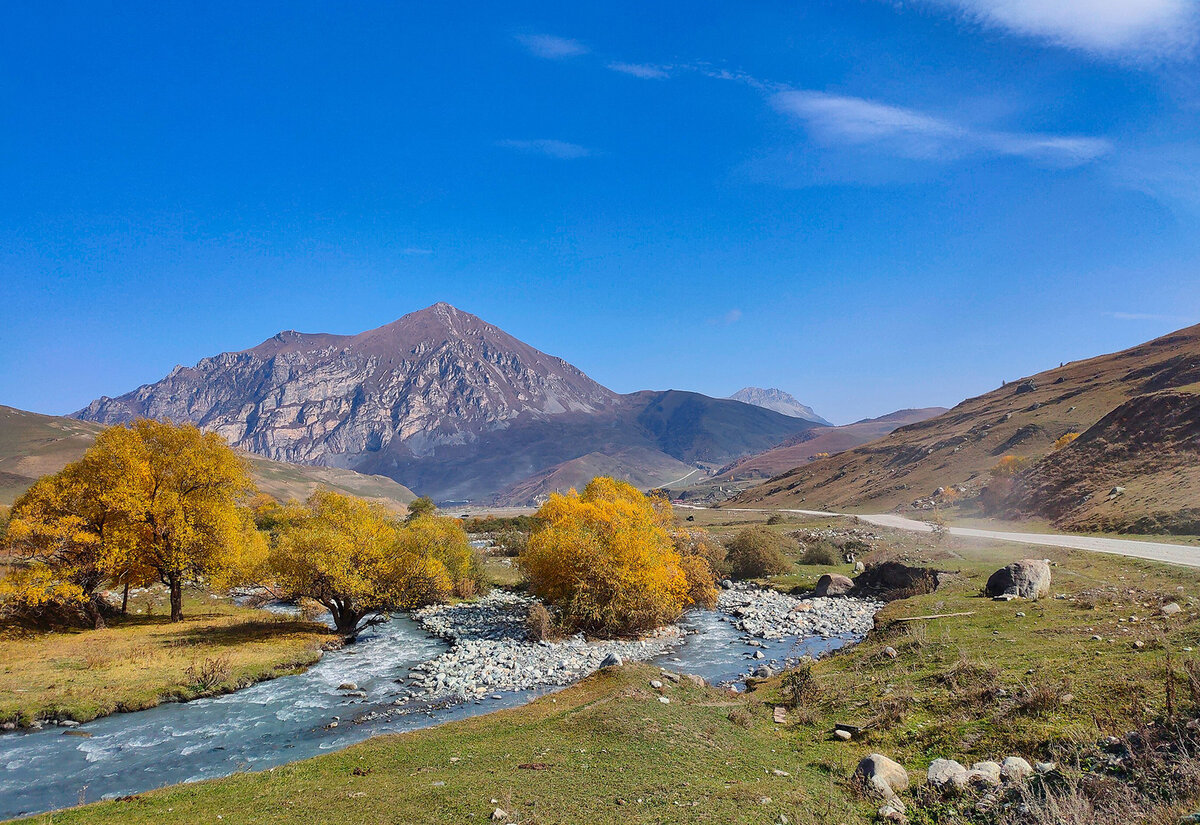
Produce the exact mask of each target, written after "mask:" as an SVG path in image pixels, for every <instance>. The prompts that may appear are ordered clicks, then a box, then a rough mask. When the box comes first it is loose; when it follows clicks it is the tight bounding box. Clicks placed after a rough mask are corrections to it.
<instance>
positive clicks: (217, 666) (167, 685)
mask: <svg viewBox="0 0 1200 825" xmlns="http://www.w3.org/2000/svg"><path fill="white" fill-rule="evenodd" d="M157 601H158V600H157V599H150V598H147V597H143V598H140V599H138V600H135V601H134V603H133V604H131V608H130V615H129V616H127V617H125V618H123V619H121V620H119V621H116V622H113V623H111V625H110V627H109V628H108V629H107V630H72V631H53V632H33V631H28V630H22V629H17V628H2V629H0V721H15V722H17V723H18V724H21V725H29V724H30V723H31V722H33V720H35V719H75V720H76V721H80V722H86V721H88V720H91V719H95V718H96V717H98V716H105V715H107V714H110V713H114V712H117V711H124V710H140V709H142V708H147V707H152V706H154V705H157V704H158V703H159V702H164V701H182V700H187V699H195V698H197V697H199V696H206V695H212V694H217V693H224V692H227V691H230V690H235V689H237V688H238V687H243V686H245V685H248V684H251V683H253V682H257V681H262V680H264V679H270V678H273V677H275V676H282V675H284V674H286V673H293V672H296V671H297V670H301V669H303V668H305V667H307V666H308V665H310V664H312V663H313V662H315V661H316V660H317V659H318V657H319V656H320V647H321V645H322V644H323V643H325V642H327V641H329V638H330V637H329V635H328V633H327V632H326V630H325V628H324V627H323V626H322V625H318V624H314V623H311V622H305V621H301V620H298V619H291V618H287V617H280V616H273V615H271V614H269V613H266V612H265V611H262V610H252V609H248V608H242V607H236V606H234V605H231V604H230V603H229V602H228V601H226V600H218V599H213V598H211V597H208V596H205V595H201V594H196V595H194V596H192V597H191V598H190V599H188V600H187V602H186V603H185V606H184V615H185V616H186V617H187V618H186V620H185V621H183V622H179V623H175V624H173V623H171V622H170V620H169V619H170V616H169V612H168V611H166V610H164V609H163V608H162V607H161V606H154V607H152V606H153V605H155V604H156V602H157ZM148 607H152V609H153V611H154V612H153V613H150V614H147V608H148ZM134 610H139V611H141V612H140V613H136V612H133V611H134Z"/></svg>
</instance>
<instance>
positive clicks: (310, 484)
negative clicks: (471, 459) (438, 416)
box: [0, 405, 415, 510]
mask: <svg viewBox="0 0 1200 825" xmlns="http://www.w3.org/2000/svg"><path fill="white" fill-rule="evenodd" d="M103 429H104V427H102V426H101V425H99V424H92V423H90V422H87V421H76V420H75V419H73V418H64V417H61V416H53V415H41V414H39V413H31V412H25V411H23V410H18V409H15V408H13V407H5V406H3V405H0V504H11V503H12V502H13V501H14V500H15V499H16V497H17V496H19V495H20V494H21V493H22V492H24V491H25V489H26V488H27V487H29V485H30V484H32V483H33V482H34V480H35V479H37V478H39V477H41V476H43V475H46V474H47V473H54V472H58V471H59V470H61V469H62V468H63V467H64V466H65V465H67V464H69V463H70V462H72V461H75V460H77V459H78V458H79V457H80V456H82V455H83V453H84V450H86V449H87V448H88V447H90V446H91V444H92V441H93V440H95V438H96V435H97V433H99V432H100V431H101V430H103ZM247 460H248V461H249V462H250V470H251V474H252V475H253V476H254V480H255V483H257V484H258V486H259V488H260V489H262V490H263V491H264V492H267V493H270V494H271V495H272V496H275V497H276V498H278V499H280V500H287V499H289V498H295V499H300V500H303V499H305V498H307V497H308V495H309V494H310V493H312V491H313V490H315V489H317V487H318V486H322V487H329V488H332V489H334V490H338V491H339V492H343V493H349V494H351V495H356V496H362V497H363V498H370V499H375V500H378V501H381V502H383V503H384V504H385V505H388V506H389V507H391V508H392V509H395V510H403V509H404V505H406V504H407V503H408V502H410V501H412V500H413V499H414V498H415V496H414V495H413V493H412V491H411V490H409V489H408V488H407V487H404V486H402V485H400V484H397V483H396V482H395V481H392V480H391V479H390V478H385V477H383V476H373V475H365V474H362V473H356V472H354V471H352V470H341V469H336V468H333V467H309V466H301V465H298V464H286V463H284V462H281V461H271V460H270V459H266V458H260V457H258V456H247Z"/></svg>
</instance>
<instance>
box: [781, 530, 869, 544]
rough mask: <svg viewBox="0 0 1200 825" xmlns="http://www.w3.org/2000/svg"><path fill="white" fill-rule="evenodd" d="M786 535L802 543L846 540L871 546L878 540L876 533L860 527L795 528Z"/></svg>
mask: <svg viewBox="0 0 1200 825" xmlns="http://www.w3.org/2000/svg"><path fill="white" fill-rule="evenodd" d="M788 535H790V536H791V537H792V538H794V539H795V540H796V541H798V542H800V543H802V544H815V543H816V542H819V541H830V542H833V543H834V544H836V545H838V546H841V545H843V544H845V543H847V542H861V543H862V544H867V545H870V546H871V547H872V548H874V546H875V544H876V543H877V542H878V541H879V540H880V537H879V534H878V533H873V532H871V531H870V530H864V529H862V528H860V527H851V528H837V527H826V528H823V529H809V530H795V531H793V532H791V533H789V534H788Z"/></svg>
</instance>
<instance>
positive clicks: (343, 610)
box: [329, 604, 363, 642]
mask: <svg viewBox="0 0 1200 825" xmlns="http://www.w3.org/2000/svg"><path fill="white" fill-rule="evenodd" d="M329 612H330V613H332V614H333V626H334V628H336V629H337V632H338V635H339V636H341V637H342V638H343V639H345V640H346V641H348V642H350V641H353V640H354V638H355V637H356V636H358V623H359V622H360V621H362V618H363V614H362V613H360V612H359V611H357V610H355V609H353V608H351V607H344V606H340V605H337V604H335V605H332V606H331V607H330V608H329Z"/></svg>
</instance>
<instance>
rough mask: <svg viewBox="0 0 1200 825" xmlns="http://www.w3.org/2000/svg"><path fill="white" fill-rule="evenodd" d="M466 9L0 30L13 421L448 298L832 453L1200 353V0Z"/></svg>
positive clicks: (0, 382)
mask: <svg viewBox="0 0 1200 825" xmlns="http://www.w3.org/2000/svg"><path fill="white" fill-rule="evenodd" d="M39 5H41V6H42V8H40V9H39V8H37V6H39ZM443 6H447V4H427V3H420V4H418V3H382V2H361V3H335V2H289V3H280V4H269V3H253V4H247V3H236V4H235V3H229V4H222V3H207V2H206V3H190V4H189V3H169V4H164V3H145V4H142V3H133V2H130V3H123V4H108V3H89V4H79V5H75V4H71V3H62V4H51V5H46V4H8V5H7V6H6V7H5V8H4V10H3V11H0V192H2V193H3V197H0V279H2V288H3V306H4V322H3V324H0V403H4V404H10V405H13V406H17V407H22V408H26V409H33V410H37V411H41V412H48V413H64V412H68V411H71V410H74V409H77V408H79V407H81V406H83V405H84V404H86V403H87V402H88V401H89V400H90V399H92V398H94V397H96V396H99V395H102V394H108V395H116V394H119V393H122V392H125V391H128V390H130V389H133V388H134V387H136V386H138V385H139V384H141V383H145V382H148V381H153V380H156V379H158V378H160V377H162V376H163V375H164V374H166V373H167V372H168V371H169V370H170V369H171V367H173V366H174V365H175V364H177V363H183V364H192V363H195V362H196V361H197V360H199V359H200V358H202V357H204V356H206V355H211V354H214V353H216V352H220V351H223V350H236V349H242V348H245V347H248V346H252V345H254V344H256V343H257V342H259V341H261V340H263V339H264V338H267V337H269V336H270V335H273V334H274V333H275V332H277V331H279V330H281V329H299V330H304V331H330V332H343V333H349V332H357V331H361V330H364V329H368V328H371V327H374V326H378V325H380V324H383V323H387V322H389V321H391V320H394V319H395V318H397V317H399V316H400V315H403V314H404V313H406V312H409V311H412V310H414V309H419V308H421V307H423V306H426V305H428V304H431V303H433V302H435V301H438V300H445V301H449V302H451V303H453V304H455V305H456V306H459V307H460V308H462V309H465V310H467V311H470V312H474V313H476V314H478V315H481V316H483V317H484V318H486V319H487V320H489V321H491V322H492V323H495V324H497V325H499V326H501V327H502V328H504V329H506V330H508V331H509V332H511V333H513V334H514V335H516V336H517V337H519V338H522V339H524V340H526V341H528V342H529V343H531V344H533V345H534V346H537V347H538V348H540V349H543V350H545V351H547V352H551V353H553V354H555V355H560V356H562V357H564V358H566V359H568V360H570V361H571V362H573V363H575V364H576V365H577V366H579V367H580V368H582V369H583V370H585V371H586V372H588V373H589V374H590V375H592V376H593V377H594V378H596V379H597V380H599V381H601V382H602V383H604V384H606V385H608V386H610V387H612V388H613V389H615V390H618V391H622V392H628V391H633V390H637V389H644V388H656V389H661V388H667V387H675V388H682V389H691V390H697V391H701V392H705V393H709V394H712V395H727V394H730V393H732V392H734V391H735V390H737V389H739V388H740V387H742V386H745V385H757V386H777V387H781V388H783V389H786V390H788V391H791V392H793V393H794V394H795V395H797V396H798V397H799V398H801V399H802V400H803V401H804V402H805V403H808V404H811V405H813V406H814V407H815V408H816V409H817V411H818V412H820V413H821V414H823V415H825V416H826V417H827V418H830V419H831V420H834V421H837V422H845V421H850V420H853V419H857V418H860V417H864V416H869V415H878V414H881V413H884V412H887V411H889V410H892V409H895V408H899V407H910V406H926V405H931V404H943V405H947V406H949V405H952V404H954V403H956V402H958V401H959V400H961V399H962V398H964V397H967V396H970V395H974V394H977V393H979V392H982V391H986V390H988V389H991V388H993V387H995V386H997V385H998V384H999V383H1000V381H1001V380H1003V379H1013V378H1015V377H1019V376H1021V375H1024V374H1029V373H1032V372H1035V371H1038V370H1040V369H1043V368H1046V367H1049V366H1053V365H1056V364H1057V363H1058V362H1059V361H1062V360H1069V359H1074V358H1080V357H1086V356H1089V355H1094V354H1099V353H1101V352H1106V351H1111V350H1115V349H1119V348H1122V347H1125V346H1129V345H1132V344H1135V343H1138V342H1141V341H1144V340H1146V339H1149V338H1152V337H1154V336H1157V335H1160V334H1163V333H1165V332H1167V331H1169V330H1172V329H1176V328H1179V327H1182V326H1186V325H1189V324H1192V323H1196V322H1197V321H1200V266H1198V265H1200V49H1198V22H1197V20H1198V4H1197V2H1196V1H1195V0H1075V1H1074V2H1068V1H1067V0H911V2H910V1H908V0H891V1H890V2H889V0H830V2H802V3H779V2H763V3H755V4H729V3H714V2H691V3H687V4H654V5H652V6H651V7H649V8H648V7H647V4H644V3H582V4H579V3H553V4H551V3H545V4H532V3H505V4H496V3H478V4H470V3H467V4H456V5H454V6H452V7H443Z"/></svg>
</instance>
